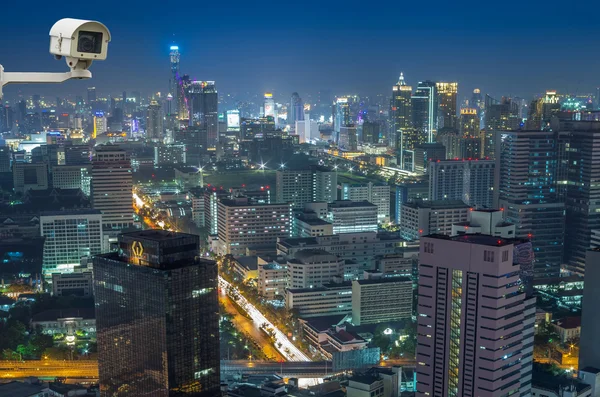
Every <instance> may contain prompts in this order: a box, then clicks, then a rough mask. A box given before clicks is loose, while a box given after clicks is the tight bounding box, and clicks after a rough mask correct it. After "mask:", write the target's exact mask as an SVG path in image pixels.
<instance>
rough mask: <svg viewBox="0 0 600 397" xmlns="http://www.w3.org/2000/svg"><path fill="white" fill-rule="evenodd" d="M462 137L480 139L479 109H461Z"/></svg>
mask: <svg viewBox="0 0 600 397" xmlns="http://www.w3.org/2000/svg"><path fill="white" fill-rule="evenodd" d="M460 136H461V137H463V138H475V137H479V116H477V109H475V108H462V109H460Z"/></svg>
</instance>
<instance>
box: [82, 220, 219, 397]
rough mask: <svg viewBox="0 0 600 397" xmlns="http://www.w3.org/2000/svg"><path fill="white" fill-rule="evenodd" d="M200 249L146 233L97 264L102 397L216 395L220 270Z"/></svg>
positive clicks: (126, 237) (187, 237) (178, 236)
mask: <svg viewBox="0 0 600 397" xmlns="http://www.w3.org/2000/svg"><path fill="white" fill-rule="evenodd" d="M199 246H200V244H199V237H198V236H196V235H191V234H184V233H173V232H168V231H165V230H145V231H138V232H132V233H124V234H121V235H120V236H119V251H118V252H113V253H110V254H105V255H100V256H96V257H95V258H94V295H95V301H96V325H97V340H98V370H99V375H100V388H101V390H100V394H101V396H107V397H108V396H113V395H115V394H118V393H119V391H120V390H127V392H128V394H130V395H135V396H142V395H148V396H151V395H154V396H174V395H182V394H185V395H189V396H202V397H204V396H206V397H213V396H217V395H220V356H219V304H218V297H217V287H218V280H217V277H218V276H217V264H216V263H215V262H214V261H211V260H208V259H202V258H199V257H198V250H199ZM122 302H127V304H126V305H123V303H122Z"/></svg>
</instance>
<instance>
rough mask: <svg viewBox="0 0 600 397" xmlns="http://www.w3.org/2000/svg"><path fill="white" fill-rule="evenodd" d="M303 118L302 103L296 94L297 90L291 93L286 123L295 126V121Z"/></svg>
mask: <svg viewBox="0 0 600 397" xmlns="http://www.w3.org/2000/svg"><path fill="white" fill-rule="evenodd" d="M302 120H304V104H303V103H302V98H300V95H298V93H297V92H294V93H293V94H292V99H291V100H290V108H289V110H288V124H289V125H290V126H292V128H295V127H296V121H302Z"/></svg>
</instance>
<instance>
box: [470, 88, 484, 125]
mask: <svg viewBox="0 0 600 397" xmlns="http://www.w3.org/2000/svg"><path fill="white" fill-rule="evenodd" d="M469 107H470V108H475V109H477V114H478V115H479V129H483V128H485V125H484V120H485V101H484V100H483V95H481V90H480V89H479V88H475V89H474V90H473V95H472V96H471V101H470V102H469Z"/></svg>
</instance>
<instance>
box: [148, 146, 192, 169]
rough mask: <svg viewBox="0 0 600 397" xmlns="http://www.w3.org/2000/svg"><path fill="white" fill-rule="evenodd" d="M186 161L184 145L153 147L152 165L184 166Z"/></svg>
mask: <svg viewBox="0 0 600 397" xmlns="http://www.w3.org/2000/svg"><path fill="white" fill-rule="evenodd" d="M186 161H187V158H186V151H185V145H183V144H177V143H173V144H169V145H157V146H155V147H154V165H164V164H185V163H186Z"/></svg>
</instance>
